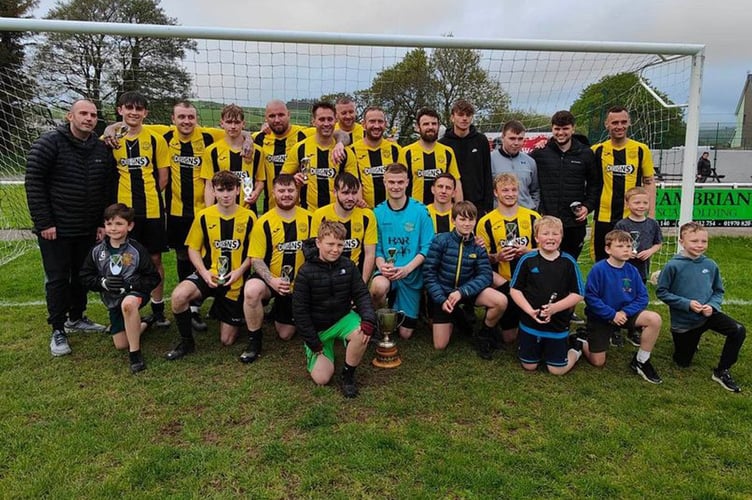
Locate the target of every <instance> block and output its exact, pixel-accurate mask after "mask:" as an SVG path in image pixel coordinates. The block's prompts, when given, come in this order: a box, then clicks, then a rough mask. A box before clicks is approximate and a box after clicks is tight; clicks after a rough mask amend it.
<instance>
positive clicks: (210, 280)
mask: <svg viewBox="0 0 752 500" xmlns="http://www.w3.org/2000/svg"><path fill="white" fill-rule="evenodd" d="M211 185H212V189H213V190H214V197H215V198H216V200H217V202H216V204H214V205H211V206H209V207H208V208H206V209H204V210H202V211H201V212H199V214H198V216H197V217H196V219H195V220H194V222H193V225H192V226H191V229H190V232H189V233H188V237H187V238H186V243H187V245H188V255H189V256H190V259H191V262H192V263H193V265H194V267H195V268H196V272H195V273H193V274H191V275H190V276H188V278H187V279H185V280H183V281H181V282H180V283H179V284H178V286H177V287H176V288H175V290H174V291H173V292H172V314H173V315H174V316H175V323H177V327H178V333H179V334H180V342H179V343H178V344H177V345H176V346H175V348H173V349H172V350H171V351H169V352H168V353H167V354H166V355H165V357H166V358H167V359H168V360H170V361H173V360H176V359H180V358H182V357H183V356H185V355H186V354H190V353H192V352H194V351H195V349H196V347H195V341H194V339H193V332H192V331H191V312H190V309H189V305H190V304H191V303H192V302H193V301H196V300H203V299H204V298H206V297H214V304H213V305H212V311H211V312H212V316H213V317H216V318H217V319H219V321H220V332H219V334H220V340H221V342H222V345H232V344H234V343H235V339H236V338H237V336H238V331H239V330H240V327H241V326H243V325H244V323H245V321H244V318H243V296H242V293H243V281H244V279H245V275H246V273H247V272H248V270H249V269H250V267H251V260H250V259H249V258H248V257H246V253H247V251H248V244H249V239H250V234H251V230H252V228H253V225H254V222H255V221H256V216H255V215H254V214H253V212H251V211H250V210H248V209H245V208H243V207H241V206H238V204H237V197H238V194H239V192H240V179H239V178H238V177H237V176H236V175H235V174H233V173H231V172H229V171H227V170H220V171H219V172H217V173H216V174H214V177H212V180H211ZM225 263H226V266H227V267H226V269H223V268H222V267H224V266H225Z"/></svg>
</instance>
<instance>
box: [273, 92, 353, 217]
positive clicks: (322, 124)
mask: <svg viewBox="0 0 752 500" xmlns="http://www.w3.org/2000/svg"><path fill="white" fill-rule="evenodd" d="M334 114H335V109H334V105H332V104H331V103H328V102H324V101H319V102H316V103H315V104H314V105H313V108H312V111H311V116H312V120H313V125H314V127H316V133H315V134H314V135H313V136H311V137H309V138H307V139H305V140H303V141H301V142H299V143H297V144H296V145H295V146H293V148H292V149H291V150H290V152H289V154H288V155H287V159H286V160H285V164H284V165H283V166H282V172H283V173H286V174H292V175H295V177H296V180H297V181H298V182H300V183H302V187H301V189H300V206H301V207H303V208H305V209H308V210H316V209H317V208H319V207H323V206H325V205H328V204H330V203H331V202H332V193H333V191H334V177H335V176H336V175H337V174H338V173H340V172H343V171H348V172H355V168H356V167H355V155H354V154H353V152H352V150H345V155H344V159H343V160H342V161H339V162H335V161H334V160H333V159H332V151H333V150H334V147H335V146H336V144H337V141H336V140H335V139H334Z"/></svg>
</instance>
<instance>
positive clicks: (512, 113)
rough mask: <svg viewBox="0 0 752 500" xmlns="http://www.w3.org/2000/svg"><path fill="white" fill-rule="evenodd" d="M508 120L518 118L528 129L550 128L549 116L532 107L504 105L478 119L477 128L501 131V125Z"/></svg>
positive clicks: (548, 129)
mask: <svg viewBox="0 0 752 500" xmlns="http://www.w3.org/2000/svg"><path fill="white" fill-rule="evenodd" d="M510 120H519V121H521V122H522V124H523V125H525V128H526V129H527V130H530V131H536V130H543V131H546V132H548V131H550V130H551V116H550V115H544V114H541V113H537V112H536V111H534V110H532V109H528V110H527V111H525V110H521V109H509V108H508V107H507V106H506V105H504V106H502V107H500V108H497V109H494V110H493V111H491V113H490V114H488V115H487V116H483V117H481V118H480V120H478V122H477V123H478V128H480V129H481V130H484V131H486V132H501V127H503V126H504V124H505V123H506V122H508V121H510Z"/></svg>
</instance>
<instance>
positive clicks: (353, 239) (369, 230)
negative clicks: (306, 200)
mask: <svg viewBox="0 0 752 500" xmlns="http://www.w3.org/2000/svg"><path fill="white" fill-rule="evenodd" d="M335 203H336V202H335ZM325 220H328V221H335V222H341V223H342V225H344V226H345V229H346V230H347V236H345V249H344V251H343V252H342V255H344V256H345V257H348V258H349V259H350V260H352V261H353V262H354V263H355V265H357V266H358V269H360V270H361V271H362V270H363V262H364V260H365V253H364V252H363V247H364V246H365V245H376V242H377V241H378V233H377V231H376V216H375V215H374V214H373V211H372V210H370V209H368V208H360V207H355V208H354V209H353V211H352V213H351V214H350V217H347V218H345V219H343V218H341V217H340V216H338V215H337V212H336V211H335V209H334V203H330V204H329V205H327V206H325V207H321V208H319V209H318V210H316V211H315V212H313V223H312V225H311V236H318V234H319V226H321V221H325Z"/></svg>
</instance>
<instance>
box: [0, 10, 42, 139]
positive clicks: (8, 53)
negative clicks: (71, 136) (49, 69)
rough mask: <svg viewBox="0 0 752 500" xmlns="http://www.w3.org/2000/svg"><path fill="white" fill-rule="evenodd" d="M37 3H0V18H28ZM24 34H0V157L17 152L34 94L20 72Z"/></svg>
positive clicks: (5, 32) (23, 55)
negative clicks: (29, 104) (27, 110)
mask: <svg viewBox="0 0 752 500" xmlns="http://www.w3.org/2000/svg"><path fill="white" fill-rule="evenodd" d="M36 5H37V0H0V17H28V15H29V14H30V12H31V10H32V9H33V8H34V7H36ZM25 36H26V35H25V34H24V33H19V32H12V31H0V96H2V98H0V154H2V153H8V152H12V151H14V150H16V149H17V148H18V146H19V145H20V144H19V143H20V142H22V141H20V139H21V136H23V135H24V134H25V133H26V132H27V129H28V123H27V120H26V119H25V114H26V109H27V106H28V103H29V100H30V98H31V96H32V94H33V91H32V86H31V83H30V82H29V80H28V78H27V77H26V75H25V73H24V72H23V64H24V57H25V53H24V43H23V40H24V37H25Z"/></svg>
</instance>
